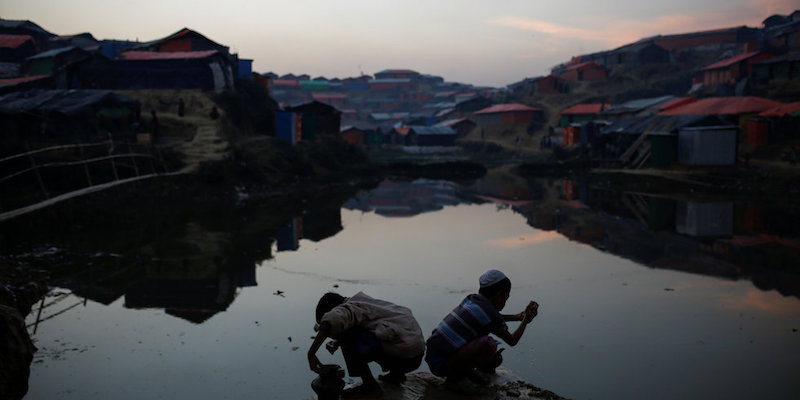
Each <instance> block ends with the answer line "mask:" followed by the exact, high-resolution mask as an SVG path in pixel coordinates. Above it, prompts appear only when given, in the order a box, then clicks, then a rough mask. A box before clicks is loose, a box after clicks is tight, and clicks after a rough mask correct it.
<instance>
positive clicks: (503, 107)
mask: <svg viewBox="0 0 800 400" xmlns="http://www.w3.org/2000/svg"><path fill="white" fill-rule="evenodd" d="M520 111H542V109H541V108H536V107H529V106H526V105H524V104H496V105H493V106H491V107H488V108H484V109H483V110H480V111H476V112H475V114H494V113H505V112H520Z"/></svg>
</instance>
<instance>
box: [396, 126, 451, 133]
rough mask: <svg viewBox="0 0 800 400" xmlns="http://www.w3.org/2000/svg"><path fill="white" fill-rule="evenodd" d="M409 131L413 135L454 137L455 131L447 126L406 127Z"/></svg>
mask: <svg viewBox="0 0 800 400" xmlns="http://www.w3.org/2000/svg"><path fill="white" fill-rule="evenodd" d="M407 128H408V129H410V130H413V131H414V133H416V134H417V135H455V134H456V131H454V130H453V128H450V127H449V126H421V125H409V126H408V127H407Z"/></svg>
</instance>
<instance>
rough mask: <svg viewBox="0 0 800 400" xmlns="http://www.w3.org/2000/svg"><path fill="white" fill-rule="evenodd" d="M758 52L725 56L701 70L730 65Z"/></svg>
mask: <svg viewBox="0 0 800 400" xmlns="http://www.w3.org/2000/svg"><path fill="white" fill-rule="evenodd" d="M759 53H760V52H759V51H751V52H750V53H744V54H739V55H738V56H733V57H730V58H726V59H724V60H722V61H717V62H715V63H713V64H711V65H709V66H706V67H704V68H703V70H708V69H717V68H725V67H730V66H731V65H733V64H736V63H738V62H740V61H744V60H747V59H748V58H750V57H754V56H756V55H758V54H759Z"/></svg>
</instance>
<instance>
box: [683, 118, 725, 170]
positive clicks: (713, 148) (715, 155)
mask: <svg viewBox="0 0 800 400" xmlns="http://www.w3.org/2000/svg"><path fill="white" fill-rule="evenodd" d="M738 131H739V129H738V127H737V126H735V125H727V126H710V127H687V128H681V129H680V130H678V161H679V162H681V163H684V164H687V165H704V166H712V165H720V166H723V165H724V166H730V165H734V164H736V144H737V137H738V133H739V132H738Z"/></svg>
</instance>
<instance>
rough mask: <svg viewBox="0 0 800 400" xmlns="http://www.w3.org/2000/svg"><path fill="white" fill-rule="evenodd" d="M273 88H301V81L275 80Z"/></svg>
mask: <svg viewBox="0 0 800 400" xmlns="http://www.w3.org/2000/svg"><path fill="white" fill-rule="evenodd" d="M272 85H273V86H297V87H299V86H300V81H298V80H296V79H273V80H272Z"/></svg>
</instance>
